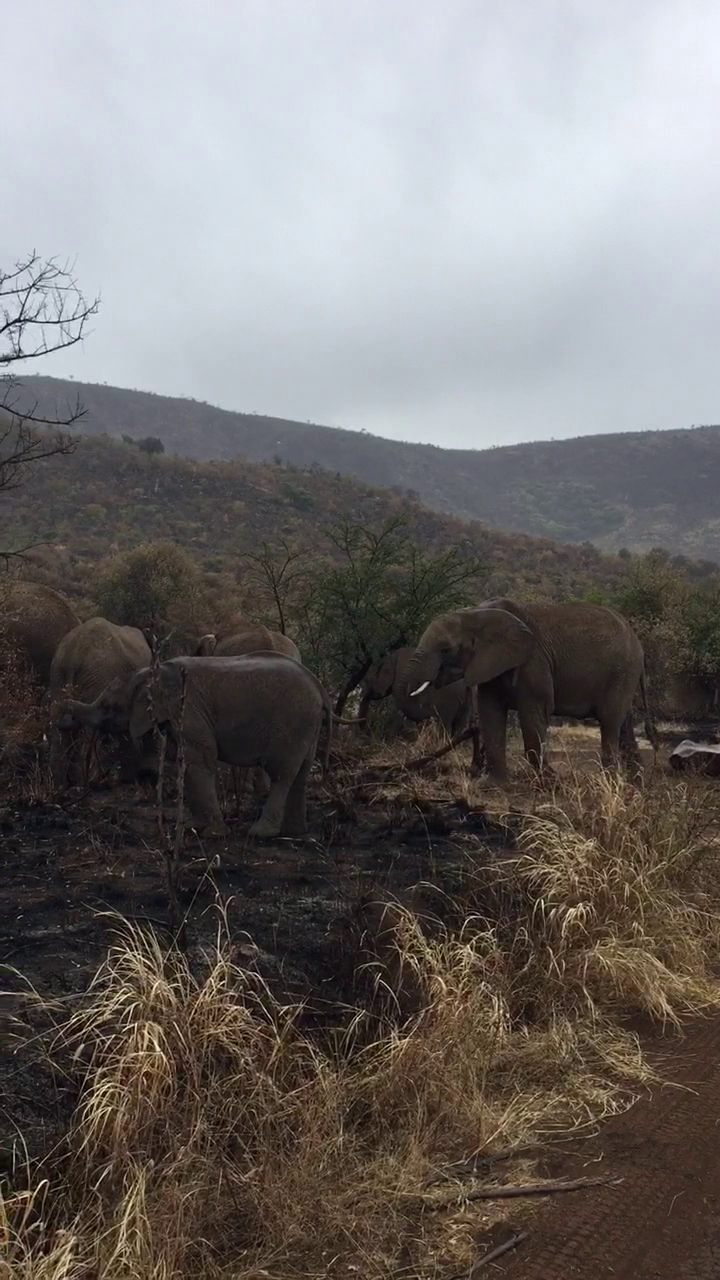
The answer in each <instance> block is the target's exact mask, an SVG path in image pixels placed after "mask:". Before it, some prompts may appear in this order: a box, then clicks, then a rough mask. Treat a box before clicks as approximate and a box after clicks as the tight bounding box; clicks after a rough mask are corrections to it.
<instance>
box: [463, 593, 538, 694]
mask: <svg viewBox="0 0 720 1280" xmlns="http://www.w3.org/2000/svg"><path fill="white" fill-rule="evenodd" d="M463 630H464V632H465V637H466V643H468V644H469V648H470V654H469V658H468V659H467V660H466V662H465V681H466V683H467V684H469V685H477V684H487V683H488V681H489V680H495V679H496V678H497V677H498V676H501V675H503V674H504V672H506V671H512V670H514V668H516V667H521V666H522V665H523V663H525V662H527V660H528V658H529V657H530V654H531V653H532V651H533V649H534V648H535V645H536V643H537V641H536V639H535V636H534V635H533V633H532V631H531V630H530V628H529V627H526V625H525V623H524V622H521V621H520V619H519V618H516V617H515V615H514V614H512V613H508V611H507V610H506V609H468V610H467V613H466V615H465V617H464V618H463Z"/></svg>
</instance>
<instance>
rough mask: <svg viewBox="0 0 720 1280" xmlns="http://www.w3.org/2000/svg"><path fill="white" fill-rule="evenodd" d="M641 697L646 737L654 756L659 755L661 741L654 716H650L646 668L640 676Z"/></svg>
mask: <svg viewBox="0 0 720 1280" xmlns="http://www.w3.org/2000/svg"><path fill="white" fill-rule="evenodd" d="M640 695H641V697H642V704H643V715H644V717H645V735H646V737H647V739H648V742H649V743H650V745H651V747H652V749H653V752H654V754H655V755H657V753H658V751H659V750H660V739H659V737H658V731H657V728H656V726H655V721H654V720H653V718H652V715H651V714H650V705H649V702H648V692H647V675H646V672H645V667H643V669H642V672H641V675H640Z"/></svg>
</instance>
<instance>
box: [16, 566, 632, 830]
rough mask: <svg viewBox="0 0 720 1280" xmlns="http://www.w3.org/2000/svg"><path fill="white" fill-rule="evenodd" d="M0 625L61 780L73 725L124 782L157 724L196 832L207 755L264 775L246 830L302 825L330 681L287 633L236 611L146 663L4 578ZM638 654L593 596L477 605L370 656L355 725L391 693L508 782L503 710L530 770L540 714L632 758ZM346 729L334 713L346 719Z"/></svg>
mask: <svg viewBox="0 0 720 1280" xmlns="http://www.w3.org/2000/svg"><path fill="white" fill-rule="evenodd" d="M0 610H1V616H0V631H1V632H2V634H3V635H4V637H5V639H6V641H9V642H10V644H11V645H12V646H13V647H14V648H15V650H16V651H18V652H20V653H21V654H22V655H23V656H24V658H25V659H26V661H27V662H28V664H29V665H30V666H31V668H32V669H33V670H34V672H35V675H36V677H37V679H38V682H39V683H40V684H41V685H43V686H44V687H45V689H46V690H47V696H48V697H49V699H50V703H51V708H52V710H51V721H52V729H51V741H50V759H51V764H52V770H53V776H54V779H55V782H56V785H57V786H58V788H59V789H63V788H64V787H66V786H67V785H68V783H70V782H72V781H74V780H75V779H76V777H77V772H78V766H79V750H80V743H81V735H82V731H83V730H84V729H87V728H92V729H95V730H99V731H101V732H103V733H105V734H109V735H111V736H113V737H114V738H115V739H116V741H117V748H118V753H119V760H120V766H121V777H122V779H123V780H124V781H131V780H135V779H139V780H143V779H147V780H149V779H150V778H152V777H153V776H155V774H156V772H157V764H156V754H155V753H156V745H155V744H156V732H155V731H156V730H157V729H161V730H167V731H168V733H167V739H168V740H169V741H170V742H171V743H173V744H174V745H175V748H176V750H177V752H178V755H180V754H181V757H182V761H183V777H184V795H185V799H186V802H187V804H188V807H189V809H190V813H191V815H192V819H193V824H194V825H195V826H196V828H197V829H199V830H206V831H215V830H222V825H223V822H222V814H221V809H220V805H219V802H218V796H217V790H216V774H217V766H218V763H220V762H222V763H225V764H229V765H233V766H238V767H243V768H255V769H262V770H264V772H265V773H266V774H267V777H268V779H269V791H268V794H267V797H266V799H265V802H264V806H263V810H262V813H261V815H260V817H259V818H258V819H257V821H256V822H255V823H254V825H253V827H252V828H251V834H252V835H255V836H260V837H271V836H277V835H279V834H282V835H286V836H301V835H303V834H304V832H305V831H306V786H307V779H308V775H309V772H310V769H311V766H312V763H313V761H314V759H315V758H316V755H317V753H318V749H319V744H320V742H321V741H322V740H324V757H325V761H326V762H327V755H328V752H329V749H330V743H331V737H332V730H333V724H334V723H335V722H336V721H337V718H336V717H335V716H334V715H333V711H332V707H331V703H330V699H329V696H328V693H327V691H326V690H325V688H324V687H323V685H322V684H321V683H320V681H319V680H318V679H317V678H316V676H314V675H313V674H312V672H311V671H309V670H308V669H307V667H305V666H303V664H302V660H301V655H300V653H299V651H298V649H297V646H296V645H295V644H294V642H293V641H292V640H291V639H290V638H289V637H287V636H285V635H283V634H281V633H279V632H275V631H271V630H269V629H268V628H267V627H264V626H262V625H258V624H255V623H252V622H248V621H247V620H244V619H241V618H236V619H234V620H233V622H231V623H230V624H228V625H227V626H226V627H225V628H224V630H218V631H217V632H214V633H211V634H206V635H204V636H202V637H201V638H200V640H199V642H198V643H197V646H196V649H195V652H194V654H192V655H189V656H185V657H178V658H173V659H171V660H169V661H165V662H160V663H157V662H155V663H154V662H153V660H152V655H151V652H150V648H149V645H148V641H147V639H146V637H145V635H144V634H143V632H142V631H140V630H138V629H137V628H135V627H126V626H119V625H117V624H116V623H113V622H110V621H108V620H107V619H105V618H99V617H96V618H91V619H89V620H88V621H86V622H80V621H79V619H78V618H77V617H76V616H75V614H74V612H73V610H72V609H71V607H70V606H69V605H68V603H67V601H66V600H64V599H63V598H62V596H60V595H58V594H57V593H56V592H54V591H52V590H51V589H50V588H48V587H43V586H40V585H38V584H33V583H21V582H14V583H12V584H10V585H9V586H6V587H5V588H4V589H3V592H2V594H1V595H0ZM638 693H639V694H640V695H641V698H642V701H643V705H644V710H645V720H646V731H647V732H648V734H649V736H650V737H651V740H652V741H653V745H654V744H655V737H654V730H653V728H652V725H651V723H650V720H649V716H648V712H647V697H646V689H645V674H644V659H643V651H642V647H641V645H640V642H639V640H638V638H637V636H636V635H635V633H634V632H633V630H632V628H631V627H630V626H629V624H628V623H627V622H626V621H625V620H624V619H623V618H622V617H621V616H620V615H618V614H616V613H614V612H613V611H612V610H610V609H608V608H605V607H603V606H600V605H592V604H583V603H567V604H535V603H533V604H524V605H523V604H518V603H517V602H515V601H512V600H507V599H498V600H489V601H485V602H483V603H482V604H480V605H478V606H477V607H474V608H466V609H456V610H452V611H450V612H448V613H445V614H443V615H441V616H440V617H437V618H435V619H434V620H433V621H432V622H431V623H430V624H429V626H428V627H426V629H425V631H424V632H423V634H422V635H421V636H420V638H419V640H418V641H417V644H416V646H415V647H414V648H411V647H408V648H401V649H397V650H395V651H394V652H392V653H389V654H386V655H383V656H382V657H380V658H379V659H378V660H377V661H376V662H375V663H373V664H372V665H371V666H370V667H369V669H368V671H367V674H366V676H365V678H364V681H363V684H362V687H361V690H360V707H359V713H358V720H357V721H355V722H353V723H364V722H365V720H366V718H367V715H368V710H369V707H370V704H371V703H372V702H374V701H377V700H378V699H382V698H385V697H387V696H389V695H391V694H392V696H393V698H394V700H395V703H396V705H397V707H398V709H399V710H400V711H402V712H403V714H404V715H406V716H407V717H408V718H409V719H410V720H412V721H416V722H417V721H422V720H426V719H429V718H435V719H436V720H437V721H439V723H440V724H441V725H442V726H443V728H444V729H445V730H446V731H447V732H448V733H449V734H452V735H456V734H458V733H460V732H461V731H462V730H463V729H465V728H466V727H467V726H468V725H470V724H471V723H472V724H473V725H474V726H475V728H476V730H477V731H479V732H475V734H474V735H473V737H474V763H475V765H476V766H479V765H480V763H481V757H480V751H479V743H480V741H482V745H483V748H484V753H485V762H486V764H487V768H488V771H489V773H490V775H491V777H492V778H493V779H494V780H495V781H497V782H500V783H503V782H505V781H506V779H507V760H506V732H507V718H508V712H509V711H510V710H514V711H516V712H517V714H518V719H519V723H520V729H521V732H522V737H523V743H524V748H525V754H526V756H527V758H528V760H529V761H530V763H531V764H532V765H533V767H534V768H535V769H537V770H538V771H541V770H543V768H544V761H543V753H544V746H545V741H546V736H547V731H548V726H549V722H550V717H551V716H553V715H561V716H570V717H573V718H577V719H586V718H592V719H595V720H597V721H598V723H599V725H600V737H601V753H602V762H603V764H604V765H605V766H606V767H615V766H617V765H618V764H619V763H621V762H622V763H624V764H625V765H627V766H629V767H630V768H637V766H638V753H637V744H636V740H635V734H634V727H633V714H632V708H633V702H634V699H635V697H636V695H637V694H638ZM343 723H347V722H343Z"/></svg>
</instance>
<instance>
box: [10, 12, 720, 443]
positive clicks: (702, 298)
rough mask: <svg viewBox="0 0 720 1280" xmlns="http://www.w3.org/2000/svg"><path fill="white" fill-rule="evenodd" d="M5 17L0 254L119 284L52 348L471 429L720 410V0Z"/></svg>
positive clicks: (190, 380)
mask: <svg viewBox="0 0 720 1280" xmlns="http://www.w3.org/2000/svg"><path fill="white" fill-rule="evenodd" d="M2 27H3V31H2V43H3V55H2V59H1V60H0V65H1V67H2V96H3V103H4V105H3V108H2V115H3V142H2V195H1V197H0V264H9V263H10V262H12V261H14V260H15V259H16V258H18V257H19V256H21V255H22V254H24V253H25V252H26V251H27V250H28V249H32V248H36V249H37V250H38V251H39V252H41V253H42V254H44V255H51V254H57V255H60V256H71V257H73V258H74V259H75V261H76V271H77V275H78V278H79V279H80V281H81V283H82V285H83V287H84V288H85V289H86V291H87V292H88V293H92V292H93V291H95V290H100V291H101V292H102V309H101V312H100V314H99V316H98V317H97V319H96V321H95V322H94V327H93V332H92V334H91V335H90V337H89V338H88V339H87V341H86V343H85V345H84V347H83V348H82V349H75V350H74V351H72V352H69V353H67V354H65V355H63V356H58V357H54V358H53V359H52V360H48V361H46V362H45V364H44V366H43V367H42V371H44V372H47V373H55V374H57V375H58V376H69V375H70V374H73V375H74V376H75V377H77V378H81V379H84V380H88V381H98V382H101V381H107V382H110V383H116V384H118V385H121V386H130V387H137V388H140V389H144V390H152V391H158V392H163V393H167V394H171V395H192V396H195V397H197V398H199V399H205V400H209V401H212V402H214V403H216V404H219V405H222V406H224V407H225V408H231V409H240V410H256V411H258V412H264V413H272V414H277V415H281V416H286V417H292V418H300V419H303V420H304V419H311V420H313V421H315V422H323V423H328V424H331V425H343V426H348V427H355V428H365V429H366V430H369V431H373V432H377V433H380V434H383V435H389V436H395V437H400V438H404V439H409V440H429V441H433V442H435V443H437V444H441V445H457V446H471V447H478V448H481V447H484V446H486V445H489V444H497V443H510V442H512V441H517V440H528V439H541V438H548V437H556V438H558V437H561V436H568V435H579V434H586V433H588V432H595V431H626V430H635V429H643V428H650V427H675V426H688V425H690V424H691V423H699V422H719V421H720V376H719V371H720V357H719V354H718V352H719V349H720V163H719V162H718V142H717V137H718V123H719V121H720V85H719V80H718V75H719V73H718V51H719V50H720V5H718V4H717V0H707V3H705V2H703V0H672V2H670V3H667V2H665V0H564V2H562V0H558V2H557V3H555V2H553V0H491V2H488V0H467V2H465V0H292V3H289V2H282V0H252V2H250V0H205V3H203V4H201V3H200V2H199V0H193V2H189V0H184V2H183V0H150V2H148V0H142V3H136V2H134V0H92V3H90V0H79V2H75V0H23V3H22V4H6V5H5V6H4V7H3V19H2ZM36 371H37V372H40V371H41V367H40V366H36Z"/></svg>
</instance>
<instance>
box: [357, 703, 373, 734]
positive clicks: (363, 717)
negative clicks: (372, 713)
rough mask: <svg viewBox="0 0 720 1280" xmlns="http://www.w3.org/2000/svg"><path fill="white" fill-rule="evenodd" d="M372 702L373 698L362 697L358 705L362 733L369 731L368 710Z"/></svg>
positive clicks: (359, 724)
mask: <svg viewBox="0 0 720 1280" xmlns="http://www.w3.org/2000/svg"><path fill="white" fill-rule="evenodd" d="M371 702H372V698H369V697H365V698H362V699H361V701H360V706H359V707H358V713H357V718H358V729H359V730H360V731H361V732H362V733H368V732H369V726H368V722H367V720H368V712H369V710H370V703H371Z"/></svg>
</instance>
